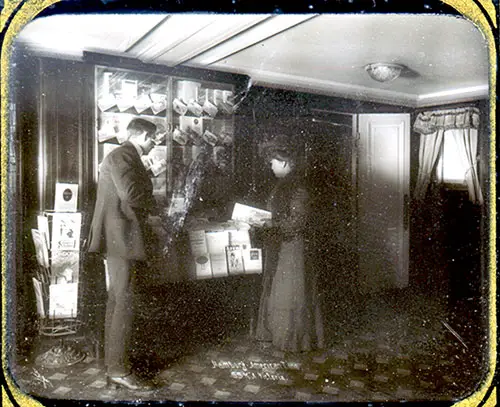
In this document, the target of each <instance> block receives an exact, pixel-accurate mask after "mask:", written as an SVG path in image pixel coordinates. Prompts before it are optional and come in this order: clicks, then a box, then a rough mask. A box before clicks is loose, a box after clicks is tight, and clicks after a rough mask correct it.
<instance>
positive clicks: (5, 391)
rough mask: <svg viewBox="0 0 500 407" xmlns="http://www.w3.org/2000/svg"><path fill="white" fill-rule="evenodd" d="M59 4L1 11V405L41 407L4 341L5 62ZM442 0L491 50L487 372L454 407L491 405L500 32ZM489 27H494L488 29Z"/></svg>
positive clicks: (452, 0)
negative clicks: (10, 361)
mask: <svg viewBox="0 0 500 407" xmlns="http://www.w3.org/2000/svg"><path fill="white" fill-rule="evenodd" d="M58 2H60V0H25V1H23V0H5V4H4V8H3V9H2V10H1V14H0V32H3V33H4V38H3V43H2V49H1V77H2V78H3V80H2V81H1V88H0V96H1V179H2V186H1V200H2V201H1V203H2V211H1V228H2V229H1V230H2V232H1V236H2V373H3V377H4V381H3V384H2V405H4V406H13V405H14V404H13V403H12V399H11V397H13V398H14V399H15V402H16V403H17V404H18V405H22V406H30V407H31V406H33V407H35V406H41V404H40V403H39V402H38V401H35V400H34V399H32V398H31V397H30V396H28V395H26V394H24V393H22V392H21V391H20V390H19V389H18V388H17V387H16V386H15V384H14V383H13V380H12V378H11V377H10V376H9V374H8V370H9V369H8V366H7V356H6V353H7V346H8V344H7V341H6V331H7V323H6V312H7V295H8V293H7V292H6V283H7V281H6V273H7V272H8V269H9V253H8V247H9V240H10V235H9V230H8V227H7V219H8V217H9V213H8V211H7V210H6V208H7V207H8V187H9V185H8V157H9V154H8V149H9V146H8V144H9V143H8V137H9V114H8V112H9V108H8V107H9V60H10V56H11V47H12V43H13V41H14V38H15V36H16V35H17V34H18V33H19V32H20V31H21V30H22V28H23V27H24V26H25V25H26V24H27V23H29V22H30V21H31V20H32V19H34V18H35V17H36V16H37V15H38V14H39V13H40V12H41V11H43V10H44V9H46V8H48V7H49V6H51V5H53V4H55V3H58ZM442 2H443V3H445V4H448V5H449V6H451V7H453V8H455V9H456V10H457V11H458V12H459V13H460V14H462V16H463V17H465V18H468V19H469V20H470V21H471V22H473V23H474V24H475V25H476V26H477V27H478V28H479V29H480V30H481V32H482V33H483V35H484V37H485V39H486V40H487V43H488V48H489V63H490V97H489V106H490V129H491V138H490V162H489V166H490V167H489V168H490V178H489V185H490V194H489V202H488V204H489V205H490V219H489V236H488V238H489V239H488V240H489V242H490V247H489V253H488V255H489V287H490V292H489V298H488V300H489V305H490V308H489V317H490V326H489V332H488V334H489V360H490V362H489V371H488V374H487V376H486V378H485V380H484V382H483V383H482V385H481V386H480V387H479V389H478V390H477V391H476V392H475V393H474V394H473V395H471V396H470V397H469V398H467V399H465V400H462V401H459V402H457V403H456V404H454V406H457V407H475V406H479V405H482V406H485V407H492V406H495V405H496V404H497V403H496V401H497V388H496V386H494V385H493V381H494V375H495V369H496V360H497V346H496V343H497V318H496V316H497V309H496V295H497V292H496V282H497V281H496V167H495V164H496V162H495V157H496V151H495V147H496V120H495V119H496V114H495V113H496V96H497V95H496V82H497V58H498V55H497V44H496V42H495V36H494V30H498V25H497V24H498V22H497V13H498V10H497V6H496V5H495V4H494V3H493V2H492V1H491V0H475V1H474V0H442ZM492 25H493V27H492Z"/></svg>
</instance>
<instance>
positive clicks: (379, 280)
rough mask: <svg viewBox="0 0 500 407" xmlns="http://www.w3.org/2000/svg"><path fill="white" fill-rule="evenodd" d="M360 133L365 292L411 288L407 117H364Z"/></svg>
mask: <svg viewBox="0 0 500 407" xmlns="http://www.w3.org/2000/svg"><path fill="white" fill-rule="evenodd" d="M355 120H357V123H356V125H357V129H358V137H359V141H358V151H357V153H358V178H357V183H358V185H357V190H358V226H359V227H358V249H359V272H360V284H361V288H362V290H363V291H365V292H373V291H378V290H381V289H385V288H395V287H405V286H407V285H408V257H409V249H408V247H409V246H408V223H407V221H406V219H407V216H408V214H407V210H406V205H407V197H408V190H409V137H410V127H409V126H410V118H409V115H408V114H363V115H359V116H358V117H357V118H355Z"/></svg>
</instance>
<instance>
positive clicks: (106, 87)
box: [94, 66, 234, 200]
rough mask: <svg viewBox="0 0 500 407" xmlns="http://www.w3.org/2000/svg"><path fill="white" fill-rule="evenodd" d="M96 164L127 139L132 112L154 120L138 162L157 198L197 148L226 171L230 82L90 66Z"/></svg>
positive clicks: (178, 184)
mask: <svg viewBox="0 0 500 407" xmlns="http://www.w3.org/2000/svg"><path fill="white" fill-rule="evenodd" d="M95 98H96V101H95V109H96V116H95V117H96V132H95V136H96V149H95V151H96V157H95V161H96V165H95V173H94V176H95V180H96V181H97V177H98V172H99V165H100V163H101V162H102V160H103V158H104V157H105V156H106V154H108V153H109V152H110V151H112V150H113V149H114V148H116V147H118V146H119V145H120V144H122V143H123V142H124V141H125V140H126V139H127V131H126V129H127V125H128V123H129V122H130V121H131V120H132V119H133V118H136V117H141V118H144V119H146V120H149V121H152V122H153V123H154V124H156V126H157V133H156V135H155V138H156V140H155V141H156V146H155V148H154V149H153V150H152V151H151V153H150V154H149V155H148V156H144V157H142V158H143V162H144V165H145V166H146V168H147V169H148V171H149V172H150V175H151V179H152V182H153V186H154V195H155V196H156V197H157V199H159V200H162V199H167V200H169V198H170V197H172V196H173V195H174V194H176V193H177V192H178V191H181V190H182V189H183V184H184V183H185V180H186V174H187V172H188V170H189V167H190V165H191V164H192V163H193V162H194V161H195V160H196V159H197V157H198V155H199V154H200V152H203V153H204V155H205V156H208V157H209V159H210V160H212V161H213V162H214V163H215V164H217V161H218V160H225V161H227V164H229V165H226V166H225V171H227V172H230V173H232V170H233V168H234V163H233V141H234V114H233V113H234V112H233V110H234V85H233V84H229V83H227V84H225V83H216V82H207V81H200V80H196V79H193V80H191V79H189V78H181V77H176V76H170V75H161V74H158V73H147V72H141V71H134V70H129V69H121V68H114V67H109V66H96V67H95Z"/></svg>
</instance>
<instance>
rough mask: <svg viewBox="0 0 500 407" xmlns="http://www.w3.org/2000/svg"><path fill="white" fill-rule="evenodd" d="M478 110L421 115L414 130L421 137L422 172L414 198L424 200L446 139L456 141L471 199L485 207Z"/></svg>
mask: <svg viewBox="0 0 500 407" xmlns="http://www.w3.org/2000/svg"><path fill="white" fill-rule="evenodd" d="M478 127H479V109H477V108H474V107H465V108H459V109H450V110H437V111H429V112H422V113H419V114H418V116H417V118H416V120H415V123H414V125H413V130H414V131H415V132H417V133H420V134H421V137H420V149H419V169H418V177H417V184H416V186H415V193H414V196H415V198H417V199H423V198H424V197H425V195H426V193H427V189H428V187H429V184H430V182H431V179H432V173H433V170H434V168H435V166H436V164H437V162H438V159H439V153H440V151H441V148H442V145H443V139H444V137H446V136H451V137H454V138H455V140H456V142H457V145H458V146H459V151H460V155H461V160H462V162H463V163H464V168H467V169H468V170H467V172H466V174H465V180H466V183H467V189H468V191H469V198H470V200H471V201H472V202H474V203H479V204H482V203H483V196H482V193H481V188H480V185H479V177H478V173H477V129H478Z"/></svg>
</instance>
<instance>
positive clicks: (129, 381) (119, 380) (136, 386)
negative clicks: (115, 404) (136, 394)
mask: <svg viewBox="0 0 500 407" xmlns="http://www.w3.org/2000/svg"><path fill="white" fill-rule="evenodd" d="M118 387H123V388H125V389H129V390H142V391H144V390H151V389H152V387H151V386H149V385H147V384H145V383H142V382H141V381H140V380H139V379H138V378H137V376H136V375H134V374H129V375H128V376H118V377H113V376H108V388H110V389H117V388H118Z"/></svg>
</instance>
